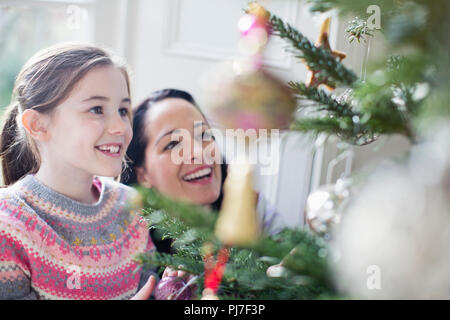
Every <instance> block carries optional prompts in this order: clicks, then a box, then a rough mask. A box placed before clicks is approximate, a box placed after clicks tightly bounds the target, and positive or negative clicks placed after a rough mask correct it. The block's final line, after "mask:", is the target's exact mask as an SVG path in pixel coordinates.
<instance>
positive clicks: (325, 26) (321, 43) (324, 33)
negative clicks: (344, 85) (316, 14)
mask: <svg viewBox="0 0 450 320" xmlns="http://www.w3.org/2000/svg"><path fill="white" fill-rule="evenodd" d="M330 21H331V17H328V18H327V19H325V21H324V22H322V26H321V27H320V34H319V39H317V42H316V43H315V46H316V47H317V48H322V49H325V50H328V51H330V52H331V56H332V57H334V58H335V59H336V58H338V59H339V61H342V60H343V59H344V58H345V57H346V56H347V55H346V54H345V53H344V52H341V51H337V50H331V47H330V41H329V37H328V35H329V33H330ZM308 69H309V72H308V77H307V79H306V86H307V87H318V86H319V85H321V84H323V85H325V86H326V87H327V88H328V89H330V90H334V89H335V86H334V85H333V84H330V83H328V77H320V76H319V74H320V71H321V70H312V69H310V68H309V67H308Z"/></svg>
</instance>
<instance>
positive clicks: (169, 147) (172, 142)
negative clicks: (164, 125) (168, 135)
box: [164, 140, 180, 151]
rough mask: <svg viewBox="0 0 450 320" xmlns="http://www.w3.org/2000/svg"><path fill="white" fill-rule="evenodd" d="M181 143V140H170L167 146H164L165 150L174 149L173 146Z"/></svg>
mask: <svg viewBox="0 0 450 320" xmlns="http://www.w3.org/2000/svg"><path fill="white" fill-rule="evenodd" d="M179 143H180V141H175V140H173V141H170V142H169V143H168V144H167V145H166V146H165V147H164V151H166V150H172V149H173V148H175V147H176V146H177V145H178V144H179Z"/></svg>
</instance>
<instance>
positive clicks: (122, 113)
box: [119, 108, 130, 117]
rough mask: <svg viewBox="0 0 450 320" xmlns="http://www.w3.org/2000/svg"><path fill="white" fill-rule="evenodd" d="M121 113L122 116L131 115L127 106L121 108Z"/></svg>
mask: <svg viewBox="0 0 450 320" xmlns="http://www.w3.org/2000/svg"><path fill="white" fill-rule="evenodd" d="M119 113H120V116H121V117H125V116H126V117H128V115H129V113H130V112H129V111H128V109H127V108H120V109H119Z"/></svg>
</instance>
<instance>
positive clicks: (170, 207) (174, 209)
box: [137, 186, 217, 229]
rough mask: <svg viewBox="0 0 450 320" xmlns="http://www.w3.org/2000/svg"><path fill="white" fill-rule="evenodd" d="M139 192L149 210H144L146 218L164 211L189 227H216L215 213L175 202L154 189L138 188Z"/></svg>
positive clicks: (192, 205) (181, 202)
mask: <svg viewBox="0 0 450 320" xmlns="http://www.w3.org/2000/svg"><path fill="white" fill-rule="evenodd" d="M137 190H138V192H139V193H140V195H141V196H142V199H143V202H144V207H147V208H148V209H149V210H144V212H143V216H144V217H147V216H148V215H149V214H151V213H152V212H154V211H155V210H162V211H164V212H166V213H167V214H169V215H170V216H172V217H176V218H178V219H179V220H180V221H182V222H183V223H184V224H185V225H186V226H187V227H196V228H203V229H211V228H213V226H214V225H215V222H216V218H217V213H215V212H212V211H210V210H208V209H205V208H203V207H200V206H197V205H194V204H190V203H186V202H183V201H176V200H173V199H171V198H169V197H167V196H164V195H162V194H161V193H159V192H157V191H155V190H153V189H149V188H143V187H139V186H138V187H137Z"/></svg>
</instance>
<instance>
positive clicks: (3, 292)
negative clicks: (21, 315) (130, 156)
mask: <svg viewBox="0 0 450 320" xmlns="http://www.w3.org/2000/svg"><path fill="white" fill-rule="evenodd" d="M96 181H97V182H100V183H101V186H100V188H101V192H100V198H99V200H98V201H97V203H95V204H92V205H89V204H83V203H81V202H77V201H75V200H72V199H70V198H68V197H66V196H64V195H62V194H60V193H57V192H55V191H53V190H52V189H50V188H48V187H46V186H45V185H43V184H41V183H40V182H39V181H38V180H37V179H36V178H35V177H34V176H33V175H28V176H26V177H25V178H23V179H22V180H20V181H18V182H16V183H15V184H14V185H12V186H10V187H8V188H4V189H1V190H0V299H129V298H130V297H132V296H133V295H134V294H135V293H136V292H137V290H138V289H139V288H140V287H141V286H142V285H143V284H144V283H145V282H146V280H147V279H148V274H146V272H145V271H143V270H141V269H139V265H138V264H137V262H136V261H134V258H135V257H136V255H137V254H139V253H143V252H149V253H151V252H153V251H154V246H153V243H152V241H151V238H150V237H149V232H148V229H147V226H146V225H145V223H144V222H143V221H142V220H141V219H140V216H139V215H138V214H137V213H138V211H137V210H133V209H132V208H131V206H130V205H129V200H130V199H131V197H132V195H133V193H134V191H133V189H131V188H129V187H127V186H124V185H122V184H119V183H117V182H115V181H112V180H110V179H103V178H102V179H98V180H96Z"/></svg>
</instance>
